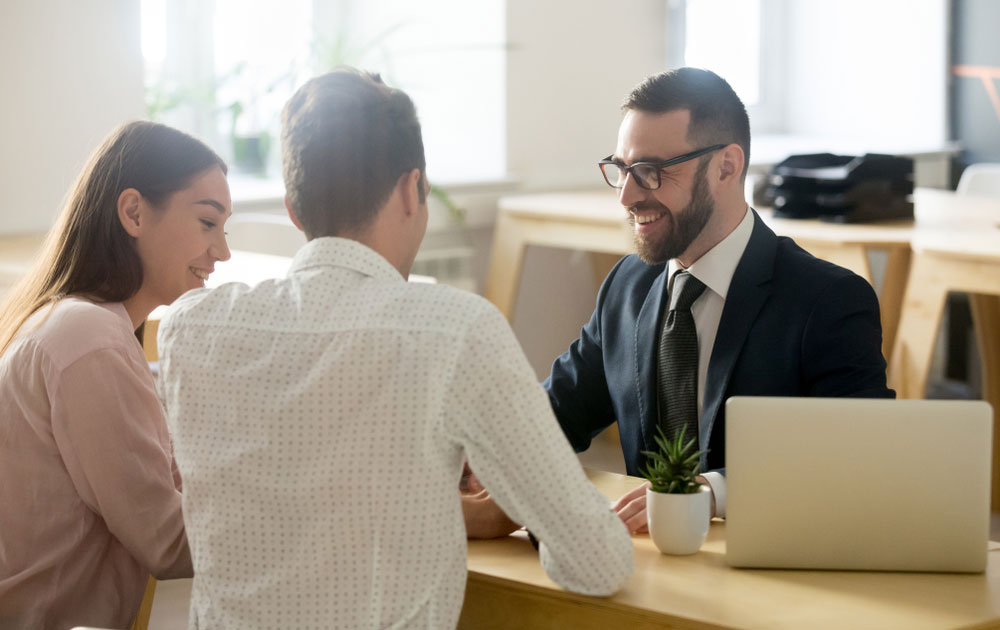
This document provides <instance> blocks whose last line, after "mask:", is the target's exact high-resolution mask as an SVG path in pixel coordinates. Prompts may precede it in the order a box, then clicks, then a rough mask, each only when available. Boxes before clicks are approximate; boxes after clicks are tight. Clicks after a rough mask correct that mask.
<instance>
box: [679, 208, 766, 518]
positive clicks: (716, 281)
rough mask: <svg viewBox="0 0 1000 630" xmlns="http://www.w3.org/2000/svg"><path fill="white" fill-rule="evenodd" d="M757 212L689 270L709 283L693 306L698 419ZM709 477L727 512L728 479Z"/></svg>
mask: <svg viewBox="0 0 1000 630" xmlns="http://www.w3.org/2000/svg"><path fill="white" fill-rule="evenodd" d="M753 222H754V215H753V212H750V210H749V208H748V209H747V210H746V214H744V215H743V220H742V221H740V223H739V225H737V226H736V229H734V230H733V231H732V232H730V233H729V235H728V236H726V238H724V239H722V240H721V241H720V242H719V243H718V244H716V246H715V247H713V248H712V249H710V250H708V251H707V252H705V254H704V255H703V256H702V257H701V258H699V259H698V260H696V261H695V262H693V263H692V264H691V266H690V267H688V268H687V271H688V272H689V273H690V274H691V275H692V276H694V277H695V278H698V280H700V281H701V282H702V284H704V285H705V287H706V288H705V292H704V293H702V294H701V295H700V296H699V297H698V299H697V300H695V302H694V304H692V305H691V315H692V317H694V325H695V328H696V329H697V331H698V392H699V396H698V398H697V399H698V420H699V422H700V421H701V408H702V406H703V403H704V397H705V380H706V377H707V375H708V362H709V360H711V358H712V348H714V347H715V335H716V333H717V332H718V331H719V321H720V320H721V319H722V309H723V307H725V305H726V294H727V293H728V292H729V283H731V282H732V281H733V274H734V273H736V267H737V265H739V264H740V258H742V257H743V252H744V250H746V248H747V244H748V243H749V242H750V235H751V234H752V233H753ZM667 266H668V271H669V273H670V276H669V287H670V288H673V280H674V273H675V272H676V271H679V270H681V269H683V267H681V266H680V265H679V264H678V263H677V259H676V258H675V259H673V260H671V261H670V262H669V263H668V265H667ZM704 476H705V479H706V480H708V483H709V485H711V486H712V491H713V492H714V493H715V513H716V515H717V516H723V517H724V516H725V515H726V478H725V477H723V476H722V475H721V474H719V473H717V472H709V473H705V475H704Z"/></svg>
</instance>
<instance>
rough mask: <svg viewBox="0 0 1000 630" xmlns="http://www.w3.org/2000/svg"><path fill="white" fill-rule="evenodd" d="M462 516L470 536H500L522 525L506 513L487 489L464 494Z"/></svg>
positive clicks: (466, 532) (466, 533)
mask: <svg viewBox="0 0 1000 630" xmlns="http://www.w3.org/2000/svg"><path fill="white" fill-rule="evenodd" d="M462 516H464V517H465V535H466V536H467V537H469V538H500V537H502V536H506V535H508V534H510V533H511V532H513V531H515V530H517V529H520V527H521V526H520V525H518V524H517V523H515V522H514V521H512V520H510V518H509V517H508V516H507V515H506V514H504V512H503V510H501V509H500V506H498V505H497V504H496V503H495V502H494V501H493V497H491V496H490V493H489V492H487V491H486V490H481V491H479V492H478V493H476V494H466V493H463V494H462Z"/></svg>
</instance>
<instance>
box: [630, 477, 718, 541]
mask: <svg viewBox="0 0 1000 630" xmlns="http://www.w3.org/2000/svg"><path fill="white" fill-rule="evenodd" d="M711 510H712V491H711V490H710V489H709V488H708V486H704V485H703V486H702V487H701V489H700V490H699V491H698V492H695V493H692V494H663V493H660V492H653V491H652V489H649V488H647V489H646V517H647V518H648V519H649V535H650V537H652V539H653V544H655V545H656V548H657V549H659V550H660V551H662V552H663V553H669V554H671V555H675V556H686V555H690V554H692V553H695V552H697V551H698V549H700V548H701V544H702V543H703V542H705V537H706V536H708V524H709V522H710V521H711V520H712V514H711Z"/></svg>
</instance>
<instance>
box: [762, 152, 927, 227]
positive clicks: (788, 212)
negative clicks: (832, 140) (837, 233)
mask: <svg viewBox="0 0 1000 630" xmlns="http://www.w3.org/2000/svg"><path fill="white" fill-rule="evenodd" d="M766 180H767V183H768V185H767V187H766V188H765V190H764V194H765V198H766V200H767V201H768V203H766V204H764V205H768V206H772V207H773V208H774V216H776V217H782V218H789V219H810V218H818V219H822V220H824V221H831V222H834V223H862V222H867V221H886V220H889V219H912V218H913V201H912V199H911V195H912V194H913V158H908V157H899V156H895V155H882V154H876V153H866V154H864V155H859V156H852V155H833V154H832V153H814V154H808V155H792V156H789V157H787V158H785V159H784V160H782V161H781V162H780V163H778V164H775V165H774V167H773V168H772V169H771V173H770V175H768V177H767V178H766ZM754 202H755V203H757V200H756V198H755V199H754Z"/></svg>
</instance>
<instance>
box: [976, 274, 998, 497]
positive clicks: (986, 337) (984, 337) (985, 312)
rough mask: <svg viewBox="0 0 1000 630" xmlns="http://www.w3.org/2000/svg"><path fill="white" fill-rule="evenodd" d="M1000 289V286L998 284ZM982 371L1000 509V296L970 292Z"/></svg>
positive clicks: (995, 489)
mask: <svg viewBox="0 0 1000 630" xmlns="http://www.w3.org/2000/svg"><path fill="white" fill-rule="evenodd" d="M998 290H1000V287H998ZM969 307H970V309H971V310H972V322H973V325H974V326H975V330H976V339H977V340H978V343H979V355H980V359H981V362H982V371H983V400H985V401H987V402H988V403H990V404H991V405H993V485H992V505H993V510H994V511H997V510H1000V296H997V295H983V294H980V293H973V294H970V295H969Z"/></svg>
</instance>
